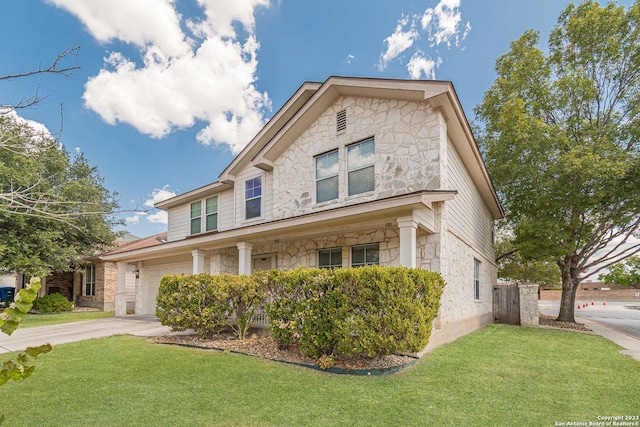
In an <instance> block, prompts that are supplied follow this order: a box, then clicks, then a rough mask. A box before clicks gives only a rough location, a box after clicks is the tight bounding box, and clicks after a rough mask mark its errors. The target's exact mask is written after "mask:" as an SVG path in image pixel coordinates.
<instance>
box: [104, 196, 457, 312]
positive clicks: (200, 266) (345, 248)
mask: <svg viewBox="0 0 640 427" xmlns="http://www.w3.org/2000/svg"><path fill="white" fill-rule="evenodd" d="M452 197H453V194H451V193H436V194H435V195H434V194H428V195H425V194H424V193H418V194H413V195H409V196H400V197H396V198H390V199H388V200H382V201H375V202H372V203H367V204H365V205H362V204H360V205H357V206H347V207H342V208H337V209H334V210H329V211H323V212H318V213H312V214H308V215H303V216H301V217H296V218H290V219H285V220H278V221H272V222H270V223H260V224H257V225H255V226H247V227H243V228H240V229H232V230H228V231H220V232H213V233H208V234H206V235H198V236H193V237H189V238H187V239H184V240H180V241H177V242H170V243H167V244H164V245H160V246H157V247H153V248H148V249H146V250H143V251H140V252H147V254H138V255H137V257H135V258H134V257H133V256H130V258H131V259H130V260H120V261H118V262H117V268H118V288H117V292H116V315H124V314H126V308H125V306H126V304H125V303H124V298H123V296H124V295H125V294H126V291H125V289H126V284H125V283H124V281H123V280H121V278H122V277H123V276H125V274H124V273H125V272H126V269H127V268H129V269H131V268H132V266H133V267H135V270H136V274H137V277H136V309H135V313H136V314H152V313H153V312H154V310H155V296H156V295H157V288H158V285H159V283H160V279H161V277H162V275H164V274H200V273H211V274H219V273H231V274H250V273H251V272H252V271H256V270H264V269H274V268H277V269H295V268H298V267H303V268H308V267H327V268H334V267H350V266H358V265H365V264H379V265H385V266H406V267H410V268H416V267H418V268H423V269H427V270H431V271H436V272H439V271H440V261H439V260H440V240H441V238H440V231H441V227H440V210H441V207H442V203H441V201H442V199H443V198H447V199H449V198H452ZM429 199H438V200H429ZM126 256H127V254H119V257H120V258H123V257H126ZM136 258H137V259H136Z"/></svg>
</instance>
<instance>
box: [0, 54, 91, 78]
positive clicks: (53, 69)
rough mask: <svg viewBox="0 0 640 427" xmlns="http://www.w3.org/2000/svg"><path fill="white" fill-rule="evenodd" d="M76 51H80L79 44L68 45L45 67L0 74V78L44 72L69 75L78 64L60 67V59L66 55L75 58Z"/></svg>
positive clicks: (76, 68)
mask: <svg viewBox="0 0 640 427" xmlns="http://www.w3.org/2000/svg"><path fill="white" fill-rule="evenodd" d="M78 52H80V46H73V47H68V48H66V49H65V50H64V51H62V53H60V54H59V55H58V56H56V59H55V60H54V61H53V63H52V64H51V65H50V66H49V67H47V68H42V67H38V68H37V69H35V70H31V71H25V72H22V73H16V74H6V75H4V76H0V80H11V79H17V78H20V77H27V76H33V75H36V74H46V73H50V74H60V75H63V76H65V77H71V76H72V75H73V71H74V70H78V69H80V66H79V65H74V66H72V67H64V66H62V67H61V66H60V61H62V60H63V59H64V58H66V57H68V56H73V57H74V58H76V59H77V57H78Z"/></svg>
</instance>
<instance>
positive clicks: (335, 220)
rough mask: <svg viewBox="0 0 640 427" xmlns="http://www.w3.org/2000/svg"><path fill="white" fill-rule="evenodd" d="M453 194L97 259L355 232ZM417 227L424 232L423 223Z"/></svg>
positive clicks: (401, 199) (406, 197)
mask: <svg viewBox="0 0 640 427" xmlns="http://www.w3.org/2000/svg"><path fill="white" fill-rule="evenodd" d="M455 195H456V191H419V192H414V193H409V194H403V195H399V196H392V197H388V198H384V199H378V200H371V201H367V202H362V203H357V204H354V205H349V206H341V207H336V208H333V209H327V210H323V211H320V212H312V213H307V214H304V215H299V216H295V217H292V218H284V219H278V220H273V221H267V222H263V223H259V224H254V225H248V226H244V227H238V228H232V229H229V230H224V231H214V232H210V233H204V234H199V235H196V236H189V237H187V238H185V239H182V240H177V241H174V242H168V243H164V244H161V245H156V246H152V247H146V248H141V249H136V250H131V251H126V252H119V253H115V254H106V255H104V256H102V257H101V259H104V260H107V261H129V262H133V261H142V260H148V259H154V258H162V257H170V256H175V255H179V254H185V253H189V252H190V251H191V250H193V249H202V250H210V249H220V248H225V247H232V246H235V245H236V244H237V243H238V242H250V243H254V244H262V243H273V242H274V241H276V240H278V241H284V240H292V239H297V238H310V237H318V236H323V235H329V234H336V233H346V232H353V231H359V230H362V229H365V228H371V227H375V226H377V225H380V224H381V225H382V226H385V225H386V224H387V223H388V222H389V221H391V220H394V219H395V218H396V217H398V216H404V215H410V214H411V213H412V211H413V210H414V209H424V208H428V209H432V208H433V203H438V202H444V201H447V200H452V199H453V198H454V197H455ZM418 225H419V226H421V227H422V228H424V229H427V230H428V227H427V226H426V225H425V224H418ZM429 231H433V230H429Z"/></svg>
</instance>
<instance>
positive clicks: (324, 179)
mask: <svg viewBox="0 0 640 427" xmlns="http://www.w3.org/2000/svg"><path fill="white" fill-rule="evenodd" d="M156 207H158V208H160V209H164V210H166V211H167V212H168V218H169V220H168V233H167V242H166V243H164V244H161V245H156V246H152V247H147V248H141V249H136V250H125V251H123V250H120V251H119V252H118V253H111V254H106V255H103V256H101V257H100V259H101V260H103V261H109V262H116V263H117V267H118V270H119V271H121V272H123V273H124V272H125V271H127V269H129V268H131V267H132V266H134V267H135V269H136V270H138V271H139V276H140V277H139V280H138V281H137V287H136V297H135V312H136V313H139V314H153V313H154V312H155V298H156V295H157V290H158V285H159V283H160V279H161V277H162V276H163V275H165V274H182V273H184V274H192V273H234V274H244V273H250V272H251V271H253V270H259V269H268V268H280V269H283V268H284V269H289V268H297V267H299V266H302V267H326V268H333V267H348V266H359V265H366V264H380V265H387V266H407V267H417V268H424V269H428V270H432V271H436V272H439V273H441V274H442V276H443V277H444V279H445V280H446V282H447V286H446V288H445V291H444V294H443V297H442V306H441V309H440V312H439V316H438V318H437V319H436V321H435V322H434V328H435V329H434V333H433V334H432V338H431V342H430V346H436V345H439V344H442V343H444V342H447V341H450V340H452V339H455V338H457V337H458V336H461V335H463V334H465V333H468V332H470V331H472V330H474V329H477V328H479V327H481V326H483V325H485V324H487V323H490V322H492V320H493V316H492V289H493V286H494V284H495V283H496V280H497V266H496V264H495V251H494V246H493V229H494V221H495V220H497V219H499V218H501V217H502V215H503V211H502V208H501V206H500V204H499V201H498V198H497V195H496V193H495V190H494V188H493V185H492V183H491V180H490V178H489V175H488V173H487V170H486V168H485V166H484V163H483V161H482V158H481V156H480V152H479V150H478V147H477V145H476V143H475V141H474V139H473V135H472V132H471V129H470V126H469V124H468V122H467V119H466V118H465V115H464V112H463V111H462V107H461V105H460V102H459V100H458V98H457V95H456V93H455V90H454V88H453V85H452V84H451V83H450V82H443V81H417V80H393V79H369V78H349V77H330V78H329V79H327V80H326V81H325V82H322V83H316V82H307V83H304V84H303V85H302V86H301V87H300V88H299V89H298V90H297V91H296V92H295V93H294V94H293V96H292V97H291V98H290V99H289V100H288V101H287V102H286V104H285V105H284V106H283V107H282V108H281V109H280V110H279V111H278V112H277V113H276V114H275V115H274V116H273V118H272V119H271V120H270V121H269V122H268V123H267V124H266V125H265V126H264V128H263V129H262V130H261V131H260V132H259V133H258V134H257V135H256V136H255V137H254V138H253V139H252V140H251V141H249V142H248V144H247V146H246V147H245V148H244V149H243V151H242V152H241V153H240V154H239V155H238V156H237V157H236V158H235V159H233V161H232V162H231V163H230V164H229V165H228V166H227V168H226V169H224V170H223V171H222V173H221V174H220V175H219V179H218V181H216V182H213V183H211V184H208V185H205V186H203V187H201V188H197V189H194V190H192V191H188V192H186V193H184V194H180V195H177V196H175V197H173V198H171V199H169V200H166V201H163V202H160V203H158V204H156ZM121 277H122V278H121V280H120V281H119V282H118V290H117V294H116V314H124V313H125V296H126V281H125V280H124V274H123V275H122V276H121Z"/></svg>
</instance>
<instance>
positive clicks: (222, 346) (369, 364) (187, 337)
mask: <svg viewBox="0 0 640 427" xmlns="http://www.w3.org/2000/svg"><path fill="white" fill-rule="evenodd" d="M540 326H542V327H551V328H559V329H571V330H575V331H581V332H591V330H590V329H589V328H587V327H586V326H585V325H583V324H581V323H571V322H559V321H557V320H556V318H555V317H554V316H547V315H544V314H540ZM151 342H153V343H156V344H172V345H182V346H187V347H196V348H202V349H210V350H218V351H226V352H235V353H242V354H246V355H249V356H255V357H259V358H262V359H267V360H274V361H278V362H286V363H293V364H298V365H303V366H315V367H317V366H318V361H317V360H316V359H314V358H311V357H308V356H305V355H304V354H302V352H301V351H300V349H299V347H297V346H290V347H289V348H288V349H279V348H278V345H277V344H276V341H275V340H274V339H273V338H272V337H270V336H267V337H259V336H257V335H255V334H254V335H251V337H250V338H246V339H244V340H239V339H237V338H236V337H235V336H234V335H233V334H232V333H230V332H225V333H222V334H219V335H215V336H213V337H212V338H209V339H204V338H200V337H198V336H197V335H195V334H184V333H177V334H171V335H165V336H161V337H155V338H152V339H151ZM415 361H416V359H415V358H414V357H411V356H403V355H396V354H392V355H388V356H381V357H374V358H369V357H364V356H356V357H336V358H334V365H333V368H337V369H338V370H345V371H351V370H389V369H393V368H397V367H402V366H404V365H407V366H408V365H410V364H412V363H414V362H415ZM333 371H335V370H333Z"/></svg>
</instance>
